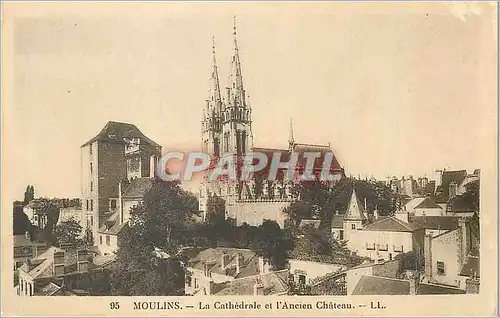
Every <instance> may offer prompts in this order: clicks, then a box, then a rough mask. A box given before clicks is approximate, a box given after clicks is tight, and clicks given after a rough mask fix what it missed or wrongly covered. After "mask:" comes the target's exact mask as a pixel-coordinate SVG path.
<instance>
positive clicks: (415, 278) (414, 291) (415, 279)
mask: <svg viewBox="0 0 500 318" xmlns="http://www.w3.org/2000/svg"><path fill="white" fill-rule="evenodd" d="M419 284H420V277H419V275H418V272H416V271H415V272H413V275H412V277H410V295H418V287H419Z"/></svg>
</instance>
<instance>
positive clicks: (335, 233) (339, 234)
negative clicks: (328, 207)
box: [331, 211, 345, 241]
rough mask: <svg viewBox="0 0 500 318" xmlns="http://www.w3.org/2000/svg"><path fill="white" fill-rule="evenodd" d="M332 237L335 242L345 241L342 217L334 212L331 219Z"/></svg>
mask: <svg viewBox="0 0 500 318" xmlns="http://www.w3.org/2000/svg"><path fill="white" fill-rule="evenodd" d="M331 230H332V237H333V238H334V239H336V240H339V241H343V240H345V236H344V216H343V215H342V214H339V213H338V211H337V212H335V215H333V217H332V224H331Z"/></svg>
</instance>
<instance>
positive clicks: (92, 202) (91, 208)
mask: <svg viewBox="0 0 500 318" xmlns="http://www.w3.org/2000/svg"><path fill="white" fill-rule="evenodd" d="M90 211H94V200H93V199H90Z"/></svg>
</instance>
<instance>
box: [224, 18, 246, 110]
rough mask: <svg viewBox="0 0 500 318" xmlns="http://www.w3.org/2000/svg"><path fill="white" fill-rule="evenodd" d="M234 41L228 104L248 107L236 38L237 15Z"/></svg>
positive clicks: (234, 26)
mask: <svg viewBox="0 0 500 318" xmlns="http://www.w3.org/2000/svg"><path fill="white" fill-rule="evenodd" d="M233 41H234V49H233V55H232V57H231V67H230V70H231V71H230V75H229V87H228V88H229V90H228V97H227V98H228V104H229V105H230V106H233V107H235V106H239V107H246V103H245V90H244V88H243V77H242V75H241V63H240V53H239V48H238V40H237V38H236V16H233Z"/></svg>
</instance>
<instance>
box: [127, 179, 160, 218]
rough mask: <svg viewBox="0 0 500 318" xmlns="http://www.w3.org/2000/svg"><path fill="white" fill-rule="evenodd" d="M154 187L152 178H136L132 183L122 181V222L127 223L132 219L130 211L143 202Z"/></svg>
mask: <svg viewBox="0 0 500 318" xmlns="http://www.w3.org/2000/svg"><path fill="white" fill-rule="evenodd" d="M152 186H153V179H152V178H150V177H144V178H136V179H133V180H131V181H130V182H127V181H122V182H121V183H120V185H119V193H120V194H121V195H120V197H119V205H120V207H119V209H120V222H121V223H126V222H128V221H129V219H130V211H131V210H132V209H133V208H134V207H136V206H137V205H139V204H140V203H142V202H143V199H144V195H145V194H146V193H147V192H148V191H149V190H150V189H151V187H152Z"/></svg>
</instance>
